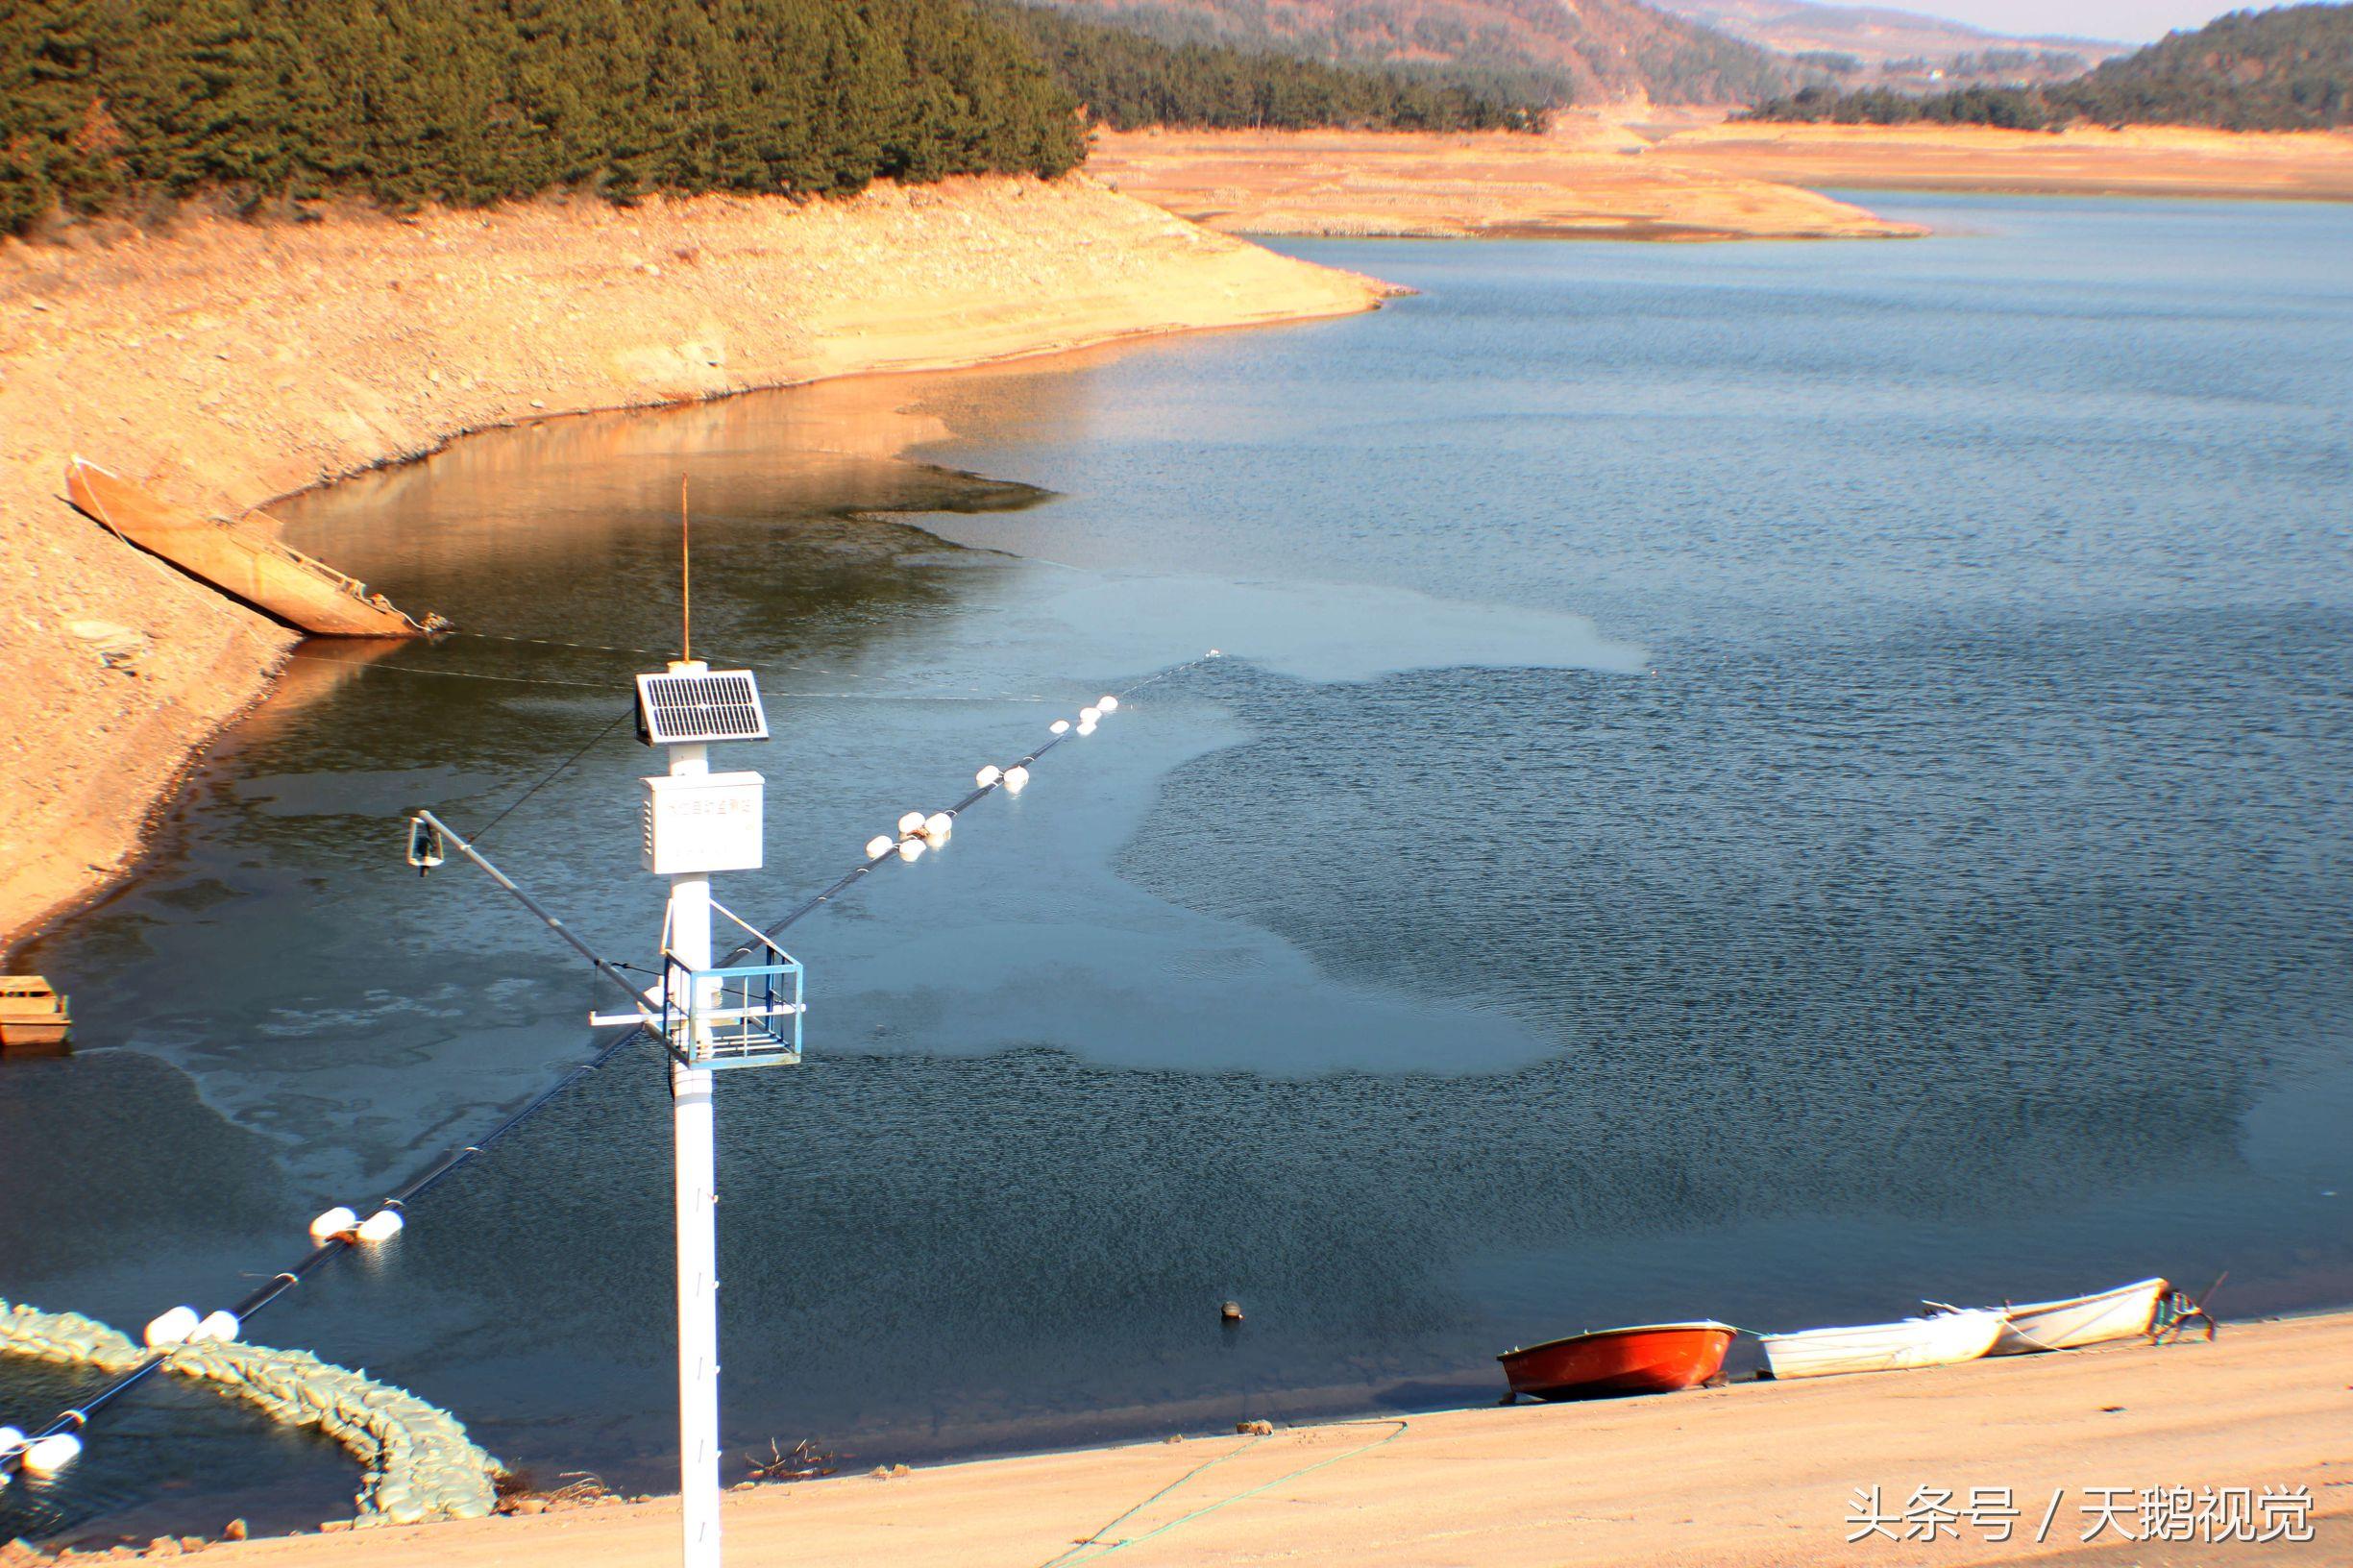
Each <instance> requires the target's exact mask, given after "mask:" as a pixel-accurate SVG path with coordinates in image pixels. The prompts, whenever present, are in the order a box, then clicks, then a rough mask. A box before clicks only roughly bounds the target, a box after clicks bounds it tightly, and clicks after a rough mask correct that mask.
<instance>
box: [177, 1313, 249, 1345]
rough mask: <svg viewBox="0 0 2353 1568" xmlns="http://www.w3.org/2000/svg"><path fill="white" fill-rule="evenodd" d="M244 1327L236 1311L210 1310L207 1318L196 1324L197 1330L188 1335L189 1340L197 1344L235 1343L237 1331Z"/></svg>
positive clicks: (206, 1315)
mask: <svg viewBox="0 0 2353 1568" xmlns="http://www.w3.org/2000/svg"><path fill="white" fill-rule="evenodd" d="M243 1327H244V1325H243V1324H242V1323H239V1322H238V1321H237V1314H236V1313H234V1312H228V1311H222V1312H208V1313H206V1314H205V1320H204V1321H203V1322H202V1323H199V1324H197V1325H196V1332H195V1333H194V1334H191V1335H188V1342H189V1343H190V1344H195V1345H201V1344H207V1343H212V1344H223V1345H226V1344H233V1343H234V1342H235V1340H236V1337H237V1331H238V1330H239V1329H241V1328H243Z"/></svg>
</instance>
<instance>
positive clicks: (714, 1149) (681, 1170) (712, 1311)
mask: <svg viewBox="0 0 2353 1568" xmlns="http://www.w3.org/2000/svg"><path fill="white" fill-rule="evenodd" d="M704 668H705V667H704V666H703V665H702V664H701V663H699V662H692V663H689V662H684V661H678V662H674V663H673V664H672V665H671V667H670V671H671V674H702V673H703V671H704ZM710 771H711V764H710V751H709V748H708V747H701V746H674V747H671V748H670V772H671V776H672V777H674V778H675V777H678V776H681V775H684V774H690V773H707V772H710ZM670 946H671V951H672V952H673V953H674V954H676V955H677V959H678V962H679V963H680V964H681V965H683V966H684V967H685V968H689V969H706V968H710V967H711V878H710V876H709V875H708V874H707V873H703V874H697V875H689V876H674V877H672V878H671V879H670ZM673 983H674V984H676V983H679V982H678V981H677V980H676V979H675V978H674V980H673ZM688 1000H689V998H687V997H683V996H679V997H674V998H673V1006H674V1007H683V1006H684V1005H685V1004H686V1003H687V1001H688ZM690 1054H693V1053H691V1052H690ZM711 1076H712V1075H711V1069H710V1068H709V1067H689V1066H682V1065H680V1064H678V1063H676V1062H673V1063H672V1064H671V1066H670V1105H671V1135H672V1139H673V1153H674V1165H675V1176H676V1180H675V1197H676V1222H677V1232H678V1502H679V1508H680V1511H681V1513H682V1515H683V1521H684V1523H683V1535H682V1541H683V1556H682V1558H681V1560H682V1561H683V1562H684V1563H685V1568H719V1560H720V1551H719V1491H720V1487H719V1215H718V1212H717V1205H718V1202H719V1154H718V1138H717V1128H716V1126H715V1124H714V1117H713V1115H712V1105H711Z"/></svg>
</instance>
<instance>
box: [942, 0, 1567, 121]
mask: <svg viewBox="0 0 2353 1568" xmlns="http://www.w3.org/2000/svg"><path fill="white" fill-rule="evenodd" d="M983 9H985V10H987V11H988V12H990V13H991V14H992V15H993V16H994V17H996V18H997V19H998V20H999V21H1001V22H1003V23H1004V24H1005V25H1007V26H1008V27H1010V28H1012V29H1013V30H1014V31H1015V32H1016V33H1017V34H1019V35H1020V36H1021V37H1024V38H1026V39H1027V40H1028V41H1029V43H1030V44H1031V45H1032V47H1033V48H1034V49H1035V50H1036V52H1037V54H1038V56H1039V58H1040V59H1041V60H1042V61H1044V63H1045V67H1046V70H1047V72H1048V74H1050V75H1051V76H1052V77H1053V79H1054V81H1055V82H1056V83H1057V84H1058V85H1059V86H1061V87H1062V88H1063V89H1064V90H1065V91H1066V92H1068V93H1069V94H1070V95H1071V96H1072V97H1073V98H1075V99H1077V100H1078V102H1079V103H1080V104H1081V105H1082V106H1083V107H1084V108H1085V110H1086V111H1087V117H1088V118H1089V119H1090V120H1091V121H1093V122H1094V123H1095V124H1098V125H1108V126H1110V127H1111V128H1112V129H1114V130H1115V131H1137V130H1141V129H1143V128H1145V127H1147V126H1170V127H1182V128H1191V129H1205V130H1268V129H1271V130H1282V131H1302V130H1324V129H1329V128H1333V127H1339V128H1344V129H1348V130H1360V131H1496V130H1507V131H1534V130H1538V129H1540V128H1541V127H1542V124H1543V119H1544V109H1545V103H1546V101H1545V98H1544V96H1543V94H1541V93H1540V92H1532V93H1525V94H1514V93H1512V92H1509V91H1506V90H1502V89H1500V88H1497V87H1494V86H1482V85H1471V84H1465V83H1458V82H1447V81H1442V80H1437V79H1435V78H1434V77H1432V76H1431V75H1429V74H1427V73H1424V72H1421V71H1417V70H1412V69H1408V68H1405V67H1400V66H1394V65H1334V64H1327V63H1325V62H1323V61H1312V60H1302V59H1300V58H1298V57H1297V56H1295V55H1289V54H1284V53H1280V52H1276V51H1273V50H1270V49H1266V48H1263V47H1262V48H1256V49H1245V48H1238V47H1236V46H1234V45H1232V44H1223V43H1174V42H1166V41H1164V40H1162V39H1160V38H1156V37H1146V36H1144V35H1143V34H1141V33H1137V32H1131V31H1129V30H1128V29H1126V28H1121V27H1115V26H1113V25H1111V24H1110V23H1108V22H1098V21H1095V20H1093V19H1091V18H1090V17H1086V16H1081V15H1079V14H1077V13H1075V12H1070V11H1066V10H1058V9H1049V8H1046V7H1042V6H1038V5H1031V4H1023V3H1021V0H984V6H983Z"/></svg>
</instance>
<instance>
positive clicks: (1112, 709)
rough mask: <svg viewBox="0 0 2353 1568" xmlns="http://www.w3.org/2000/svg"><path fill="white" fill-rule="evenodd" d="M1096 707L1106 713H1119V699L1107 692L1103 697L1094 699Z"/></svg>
mask: <svg viewBox="0 0 2353 1568" xmlns="http://www.w3.org/2000/svg"><path fill="white" fill-rule="evenodd" d="M1094 705H1095V706H1096V707H1098V708H1101V709H1102V710H1103V711H1104V712H1105V713H1117V712H1118V711H1119V699H1118V698H1115V697H1114V696H1112V695H1111V694H1110V693H1109V692H1106V693H1104V694H1103V695H1102V696H1101V697H1098V698H1095V699H1094Z"/></svg>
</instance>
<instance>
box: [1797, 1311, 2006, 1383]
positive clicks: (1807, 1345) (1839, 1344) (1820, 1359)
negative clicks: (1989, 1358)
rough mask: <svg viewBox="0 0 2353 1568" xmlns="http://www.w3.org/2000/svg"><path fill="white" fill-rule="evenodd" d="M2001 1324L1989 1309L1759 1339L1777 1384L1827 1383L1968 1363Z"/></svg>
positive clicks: (1981, 1351)
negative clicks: (1844, 1375) (1836, 1377)
mask: <svg viewBox="0 0 2353 1568" xmlns="http://www.w3.org/2000/svg"><path fill="white" fill-rule="evenodd" d="M2005 1321H2006V1319H2004V1318H2003V1316H2002V1314H2001V1313H2000V1312H1999V1311H1995V1310H1994V1309H1991V1308H1986V1309H1982V1310H1977V1311H1950V1312H1938V1313H1936V1314H1934V1315H1932V1316H1928V1317H1907V1318H1905V1319H1904V1320H1903V1321H1902V1322H1900V1323H1872V1324H1867V1325H1865V1326H1863V1327H1860V1328H1852V1329H1807V1330H1806V1331H1805V1332H1804V1333H1802V1334H1767V1335H1758V1342H1759V1343H1761V1344H1762V1345H1763V1346H1764V1347H1765V1364H1766V1365H1767V1366H1768V1367H1770V1368H1772V1370H1773V1375H1774V1376H1775V1377H1776V1378H1826V1377H1829V1376H1831V1375H1833V1374H1835V1373H1840V1372H1902V1371H1908V1370H1910V1369H1911V1368H1913V1367H1920V1366H1949V1365H1951V1364H1952V1363H1953V1362H1955V1361H1973V1360H1976V1359H1977V1358H1978V1357H1980V1356H1982V1355H1984V1354H1985V1353H1986V1352H1987V1351H1989V1350H1991V1349H1993V1348H1994V1341H1995V1340H1996V1339H1997V1338H1998V1337H1999V1336H2000V1335H2001V1330H2002V1325H2003V1323H2004V1322H2005Z"/></svg>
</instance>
